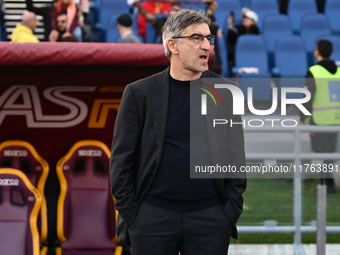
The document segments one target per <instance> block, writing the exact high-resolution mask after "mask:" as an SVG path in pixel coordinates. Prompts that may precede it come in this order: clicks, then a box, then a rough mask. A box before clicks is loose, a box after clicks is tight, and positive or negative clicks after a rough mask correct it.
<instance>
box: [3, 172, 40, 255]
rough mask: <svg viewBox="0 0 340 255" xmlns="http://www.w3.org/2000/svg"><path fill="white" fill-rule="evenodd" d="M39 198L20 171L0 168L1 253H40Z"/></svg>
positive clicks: (10, 254)
mask: <svg viewBox="0 0 340 255" xmlns="http://www.w3.org/2000/svg"><path fill="white" fill-rule="evenodd" d="M41 201H42V197H41V195H40V193H39V191H38V190H37V189H36V188H35V187H34V186H33V185H32V184H31V182H30V181H29V180H28V178H27V177H26V176H25V174H23V173H22V172H21V171H19V170H16V169H12V168H1V169H0V254H1V255H14V254H15V255H39V254H46V249H44V250H43V251H40V249H39V232H38V228H37V217H38V214H39V210H40V206H41Z"/></svg>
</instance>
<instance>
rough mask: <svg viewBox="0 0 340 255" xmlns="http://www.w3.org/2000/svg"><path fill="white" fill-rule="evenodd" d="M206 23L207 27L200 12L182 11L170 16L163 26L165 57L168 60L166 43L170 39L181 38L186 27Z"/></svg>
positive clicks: (169, 52)
mask: <svg viewBox="0 0 340 255" xmlns="http://www.w3.org/2000/svg"><path fill="white" fill-rule="evenodd" d="M203 23H206V24H207V25H209V19H208V18H207V17H206V16H205V15H204V14H203V13H201V12H198V11H194V10H188V9H182V10H180V11H178V12H177V13H175V14H173V15H171V16H170V17H169V18H168V19H167V21H166V22H165V24H164V26H163V35H162V39H163V46H164V51H165V55H166V56H167V57H168V58H170V57H171V51H170V50H169V47H168V44H167V41H168V39H169V38H171V37H175V36H181V35H182V34H183V32H184V30H185V28H186V27H188V26H190V25H198V24H203Z"/></svg>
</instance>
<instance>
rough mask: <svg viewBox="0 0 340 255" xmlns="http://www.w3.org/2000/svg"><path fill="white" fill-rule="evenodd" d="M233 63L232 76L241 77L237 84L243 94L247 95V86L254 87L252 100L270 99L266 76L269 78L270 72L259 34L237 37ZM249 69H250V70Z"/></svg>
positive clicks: (268, 80) (268, 82) (269, 85)
mask: <svg viewBox="0 0 340 255" xmlns="http://www.w3.org/2000/svg"><path fill="white" fill-rule="evenodd" d="M235 64H236V66H235V67H233V68H232V72H233V75H234V76H235V75H238V76H239V77H240V78H243V79H241V80H240V83H239V86H240V88H241V90H242V91H243V93H244V95H245V96H247V94H248V93H247V88H248V87H256V90H254V91H253V99H254V100H259V101H266V100H270V99H271V84H270V79H268V78H271V74H270V72H269V65H268V57H267V51H266V47H265V43H264V40H263V38H262V37H261V36H257V35H242V36H240V37H239V39H238V41H237V44H236V50H235ZM247 69H248V70H247ZM249 69H251V71H250V72H249ZM243 70H244V71H243ZM253 78H256V79H253Z"/></svg>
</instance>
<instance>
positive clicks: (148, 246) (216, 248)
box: [128, 203, 232, 255]
mask: <svg viewBox="0 0 340 255" xmlns="http://www.w3.org/2000/svg"><path fill="white" fill-rule="evenodd" d="M128 230H129V235H130V240H131V247H132V253H133V255H178V253H179V252H180V254H181V255H201V254H202V255H203V254H204V255H207V254H214V255H226V254H227V253H228V247H229V241H230V236H231V231H232V224H231V222H230V220H229V218H228V216H227V215H226V214H225V213H224V211H223V205H222V203H221V204H218V205H216V206H213V207H210V208H207V209H203V210H198V211H192V212H176V211H171V210H167V209H164V208H160V207H157V206H154V205H151V204H148V203H142V204H141V205H140V208H139V212H138V215H137V218H136V221H135V222H134V223H133V224H132V225H131V226H130V227H129V229H128Z"/></svg>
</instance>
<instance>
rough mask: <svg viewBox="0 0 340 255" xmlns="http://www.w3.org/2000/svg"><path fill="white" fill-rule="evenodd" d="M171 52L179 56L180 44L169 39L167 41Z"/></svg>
mask: <svg viewBox="0 0 340 255" xmlns="http://www.w3.org/2000/svg"><path fill="white" fill-rule="evenodd" d="M167 44H168V47H169V50H170V51H171V54H174V55H177V54H178V44H177V43H176V41H175V39H172V38H169V39H168V41H167Z"/></svg>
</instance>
